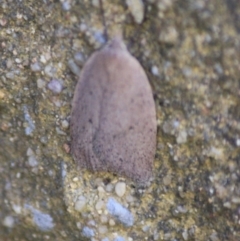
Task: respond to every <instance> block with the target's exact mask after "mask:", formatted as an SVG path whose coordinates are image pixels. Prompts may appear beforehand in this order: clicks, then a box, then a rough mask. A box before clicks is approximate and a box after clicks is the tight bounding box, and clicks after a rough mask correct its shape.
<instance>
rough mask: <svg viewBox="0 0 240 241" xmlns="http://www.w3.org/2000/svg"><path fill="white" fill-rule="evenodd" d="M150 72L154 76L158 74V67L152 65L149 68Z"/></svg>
mask: <svg viewBox="0 0 240 241" xmlns="http://www.w3.org/2000/svg"><path fill="white" fill-rule="evenodd" d="M151 72H152V74H153V75H155V76H159V71H158V67H157V66H155V65H153V66H152V68H151Z"/></svg>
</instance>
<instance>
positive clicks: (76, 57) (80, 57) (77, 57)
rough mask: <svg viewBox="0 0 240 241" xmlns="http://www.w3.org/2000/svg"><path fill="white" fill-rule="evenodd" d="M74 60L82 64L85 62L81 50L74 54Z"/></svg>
mask: <svg viewBox="0 0 240 241" xmlns="http://www.w3.org/2000/svg"><path fill="white" fill-rule="evenodd" d="M74 61H75V62H76V63H77V64H78V65H80V66H82V65H83V64H84V63H85V59H84V56H83V54H82V53H81V52H77V53H76V54H74Z"/></svg>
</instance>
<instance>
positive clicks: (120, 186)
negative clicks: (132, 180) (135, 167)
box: [115, 182, 126, 197]
mask: <svg viewBox="0 0 240 241" xmlns="http://www.w3.org/2000/svg"><path fill="white" fill-rule="evenodd" d="M125 192H126V183H125V182H118V183H117V184H116V186H115V193H116V194H117V195H118V196H119V197H122V196H123V195H124V194H125Z"/></svg>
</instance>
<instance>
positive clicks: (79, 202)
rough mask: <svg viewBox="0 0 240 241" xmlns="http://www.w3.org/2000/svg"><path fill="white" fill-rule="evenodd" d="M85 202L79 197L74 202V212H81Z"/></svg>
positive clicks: (82, 197) (84, 199)
mask: <svg viewBox="0 0 240 241" xmlns="http://www.w3.org/2000/svg"><path fill="white" fill-rule="evenodd" d="M86 203H87V200H86V198H85V197H84V196H80V197H79V198H78V200H77V201H76V202H75V205H74V208H75V210H76V211H78V212H81V211H82V210H83V208H84V207H85V206H86Z"/></svg>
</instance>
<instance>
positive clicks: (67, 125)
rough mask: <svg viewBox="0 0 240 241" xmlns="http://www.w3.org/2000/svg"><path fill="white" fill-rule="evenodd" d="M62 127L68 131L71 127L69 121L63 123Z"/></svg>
mask: <svg viewBox="0 0 240 241" xmlns="http://www.w3.org/2000/svg"><path fill="white" fill-rule="evenodd" d="M61 126H62V128H63V129H68V127H69V122H68V121H67V120H63V121H62V122H61Z"/></svg>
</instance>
